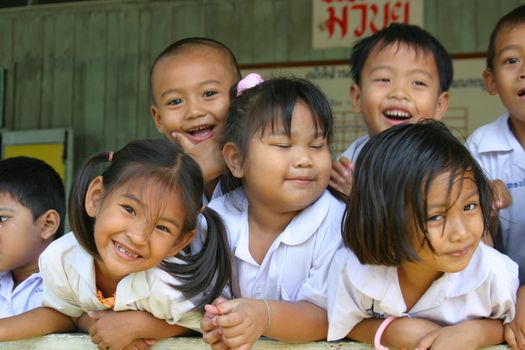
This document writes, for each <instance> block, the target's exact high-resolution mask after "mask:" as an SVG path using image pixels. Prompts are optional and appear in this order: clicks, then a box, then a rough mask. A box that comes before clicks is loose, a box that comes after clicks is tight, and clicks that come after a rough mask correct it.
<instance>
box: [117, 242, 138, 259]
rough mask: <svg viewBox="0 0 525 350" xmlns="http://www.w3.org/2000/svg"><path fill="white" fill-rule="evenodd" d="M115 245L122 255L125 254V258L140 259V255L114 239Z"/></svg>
mask: <svg viewBox="0 0 525 350" xmlns="http://www.w3.org/2000/svg"><path fill="white" fill-rule="evenodd" d="M113 247H115V250H116V251H117V252H118V253H120V254H119V255H120V256H123V257H124V258H128V259H130V260H131V259H138V258H140V255H139V254H137V253H135V252H133V251H131V250H129V249H128V248H127V247H125V246H123V245H122V244H120V243H118V242H115V241H113Z"/></svg>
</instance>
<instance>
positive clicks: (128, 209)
mask: <svg viewBox="0 0 525 350" xmlns="http://www.w3.org/2000/svg"><path fill="white" fill-rule="evenodd" d="M122 208H124V210H125V211H126V212H127V213H128V214H131V215H135V209H133V208H132V207H130V206H129V205H125V204H123V205H122Z"/></svg>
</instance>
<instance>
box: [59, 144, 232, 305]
mask: <svg viewBox="0 0 525 350" xmlns="http://www.w3.org/2000/svg"><path fill="white" fill-rule="evenodd" d="M110 156H111V158H112V159H111V161H108V160H109V158H110ZM101 165H103V166H104V169H103V171H102V181H103V182H102V183H103V188H104V198H109V196H110V195H111V193H112V192H113V191H115V190H116V189H117V188H120V187H121V186H125V185H129V184H130V183H131V182H132V181H136V180H142V181H143V184H142V185H143V186H142V190H143V191H144V192H145V193H148V195H151V196H152V197H150V198H151V199H153V200H154V201H155V202H156V203H157V204H158V202H159V200H160V202H161V203H160V205H161V206H162V202H163V201H166V198H167V196H170V195H173V192H174V191H175V192H176V193H177V195H178V196H179V199H180V201H181V203H183V205H184V206H183V207H184V209H185V214H186V215H185V220H184V224H183V225H182V229H181V236H182V235H187V234H191V232H192V230H194V229H195V226H196V222H197V217H198V214H199V212H200V210H201V208H202V196H203V191H204V180H203V177H202V173H201V170H200V168H199V166H198V165H197V163H196V162H195V161H194V160H193V159H192V158H191V157H189V156H188V155H186V154H185V153H183V151H182V148H181V147H180V146H179V145H177V144H175V143H173V142H170V141H168V140H136V141H132V142H130V143H128V144H127V145H126V146H124V147H123V148H122V149H120V150H119V151H117V152H115V153H114V154H113V153H111V152H99V153H96V154H94V155H93V156H91V157H90V158H89V159H87V160H86V161H85V162H84V164H83V166H82V168H81V169H80V170H79V171H78V172H77V176H76V178H75V182H74V184H73V186H72V191H71V195H70V199H69V221H70V224H71V227H72V229H73V232H74V234H75V236H76V237H77V239H78V241H79V243H80V244H81V245H82V247H83V248H84V249H86V250H87V251H88V252H89V253H90V254H91V255H92V256H93V257H95V258H98V257H100V255H99V253H98V251H97V247H96V244H95V237H94V223H95V219H94V218H92V217H90V216H89V215H88V213H87V212H86V208H85V198H86V192H87V190H88V187H89V184H90V183H91V181H92V180H93V178H94V177H95V176H96V175H97V170H98V168H99V166H101ZM152 190H153V191H152ZM157 209H159V210H160V207H158V208H157ZM202 214H203V216H204V218H205V219H206V222H207V225H208V226H207V227H208V232H207V234H206V241H205V242H204V247H203V248H202V250H201V251H200V252H198V253H197V254H194V255H186V254H180V253H179V254H177V257H178V258H179V259H181V260H183V261H184V263H183V264H178V263H168V262H166V261H163V262H162V263H161V264H160V265H159V266H160V267H161V268H162V269H164V270H165V271H167V272H168V273H170V274H172V275H174V276H176V277H177V278H178V279H180V280H181V281H182V283H181V284H180V285H176V286H174V288H176V289H178V290H180V291H181V292H182V293H184V295H185V296H186V297H187V298H191V297H192V296H196V295H198V294H200V293H202V292H204V291H207V292H209V293H208V294H206V295H205V296H206V298H205V300H203V302H202V304H205V303H209V302H211V301H213V300H214V299H215V298H216V297H217V296H219V295H220V293H221V291H222V290H223V288H224V286H225V285H226V283H227V282H228V281H229V280H230V279H231V261H230V257H229V254H230V253H229V244H228V239H227V236H226V229H225V228H224V224H223V223H222V221H221V219H220V217H219V216H218V215H217V214H216V213H215V212H214V211H213V210H212V209H210V208H204V209H203V210H202ZM212 283H214V286H213V287H212V288H211V289H210V290H208V287H209V285H211V284H212ZM200 306H202V305H198V306H197V307H200Z"/></svg>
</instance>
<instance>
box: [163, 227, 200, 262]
mask: <svg viewBox="0 0 525 350" xmlns="http://www.w3.org/2000/svg"><path fill="white" fill-rule="evenodd" d="M193 237H195V230H191V232H190V233H187V234H181V235H180V236H179V238H178V239H177V241H176V242H175V244H174V245H173V247H171V248H170V250H169V252H168V255H167V256H174V255H175V254H177V253H178V252H180V251H181V250H183V249H184V248H186V247H187V246H188V245H189V244H190V243H191V240H192V239H193Z"/></svg>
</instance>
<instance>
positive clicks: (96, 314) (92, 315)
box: [87, 311, 105, 320]
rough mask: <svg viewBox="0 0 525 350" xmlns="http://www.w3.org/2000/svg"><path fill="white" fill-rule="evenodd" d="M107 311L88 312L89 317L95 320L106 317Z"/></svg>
mask: <svg viewBox="0 0 525 350" xmlns="http://www.w3.org/2000/svg"><path fill="white" fill-rule="evenodd" d="M104 312H105V311H88V313H87V314H88V316H89V317H90V318H92V319H94V320H98V319H100V318H101V317H102V316H103V315H104Z"/></svg>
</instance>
